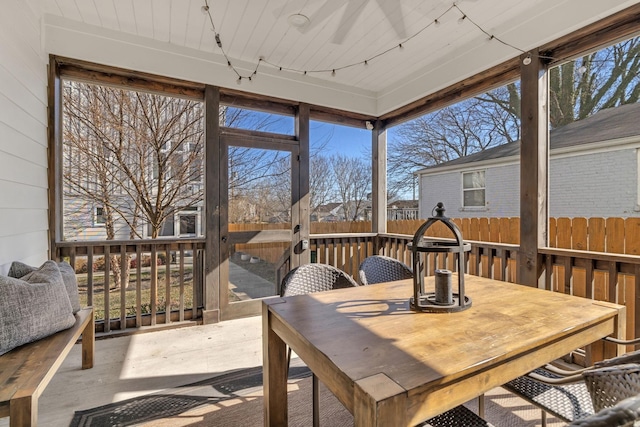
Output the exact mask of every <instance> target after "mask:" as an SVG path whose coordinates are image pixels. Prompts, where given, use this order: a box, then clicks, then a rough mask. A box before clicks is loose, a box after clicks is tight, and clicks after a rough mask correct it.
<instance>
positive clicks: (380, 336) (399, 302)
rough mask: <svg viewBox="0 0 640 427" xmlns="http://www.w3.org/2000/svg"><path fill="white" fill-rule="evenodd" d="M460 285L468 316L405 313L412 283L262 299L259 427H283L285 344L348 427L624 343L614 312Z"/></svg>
mask: <svg viewBox="0 0 640 427" xmlns="http://www.w3.org/2000/svg"><path fill="white" fill-rule="evenodd" d="M455 281H457V279H456V278H455V276H454V283H455ZM433 283H434V282H433V277H428V278H427V279H426V286H427V288H426V290H429V286H431V287H433ZM465 288H466V295H467V296H468V297H470V298H471V303H472V304H471V307H470V308H468V309H467V310H464V311H460V312H456V313H424V312H415V311H412V310H411V309H410V306H409V298H410V296H412V295H413V282H412V280H410V279H409V280H403V281H397V282H388V283H381V284H376V285H369V286H359V287H356V288H349V289H337V290H333V291H327V292H319V293H313V294H307V295H299V296H292V297H285V298H274V299H269V300H264V301H263V311H262V316H263V362H264V363H263V367H264V371H263V372H264V374H263V375H264V378H263V379H264V420H265V425H266V426H286V425H287V421H288V420H287V418H288V410H287V354H286V346H287V345H288V346H290V347H291V348H292V349H293V351H294V352H295V353H296V354H297V355H298V356H299V357H300V358H301V359H302V361H304V363H305V364H306V365H307V366H308V367H309V368H310V369H311V371H312V372H313V373H314V374H315V375H316V376H317V377H318V379H319V380H320V381H321V382H322V383H324V384H325V386H326V387H327V388H328V389H329V390H330V391H331V392H332V393H333V394H334V395H335V396H336V397H337V398H338V399H339V400H340V402H341V403H342V404H343V405H344V406H345V407H346V408H347V409H348V410H349V411H350V412H351V413H352V414H353V416H354V421H355V425H356V426H404V425H415V424H418V423H419V422H421V421H423V420H426V419H428V418H431V417H433V416H435V415H437V414H440V413H442V412H445V411H447V410H449V409H451V408H454V407H455V406H458V405H460V404H462V403H464V402H467V401H469V400H470V399H473V398H475V397H477V396H480V395H481V394H483V393H485V392H487V391H488V390H490V389H492V388H494V387H496V386H500V385H501V384H504V383H506V382H508V381H510V380H512V379H514V378H516V377H518V376H520V375H524V374H526V373H527V372H529V371H531V370H533V369H534V368H537V367H539V366H541V365H544V364H545V363H548V362H551V361H552V360H554V359H557V358H559V357H561V356H563V355H565V354H567V353H569V352H571V351H573V350H575V349H577V348H580V347H582V346H585V345H588V344H590V343H592V342H594V341H596V340H598V339H600V338H602V337H605V336H609V335H610V336H614V337H618V338H622V337H624V333H625V307H624V306H621V305H616V304H611V303H605V302H598V301H594V300H590V299H586V298H581V297H576V296H570V295H565V294H562V293H557V292H550V291H546V290H541V289H536V288H531V287H527V286H523V285H517V284H513V283H507V282H502V281H498V280H492V279H487V278H482V277H477V276H469V275H465ZM619 350H620V351H621V352H622V351H624V350H623V348H622V347H620V348H619ZM309 400H310V401H311V397H309Z"/></svg>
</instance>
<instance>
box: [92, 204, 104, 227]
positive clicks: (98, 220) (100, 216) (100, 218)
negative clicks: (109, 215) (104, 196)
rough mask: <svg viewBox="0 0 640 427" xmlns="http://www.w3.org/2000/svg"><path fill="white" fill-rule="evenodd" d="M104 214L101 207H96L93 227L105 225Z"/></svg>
mask: <svg viewBox="0 0 640 427" xmlns="http://www.w3.org/2000/svg"><path fill="white" fill-rule="evenodd" d="M104 213H105V212H104V208H103V207H102V206H98V207H96V212H95V215H94V216H93V224H94V225H102V224H106V223H107V219H106V218H105V216H104Z"/></svg>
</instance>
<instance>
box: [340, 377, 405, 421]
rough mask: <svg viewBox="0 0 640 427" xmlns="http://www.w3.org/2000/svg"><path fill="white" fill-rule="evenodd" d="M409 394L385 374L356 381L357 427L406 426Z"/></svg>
mask: <svg viewBox="0 0 640 427" xmlns="http://www.w3.org/2000/svg"><path fill="white" fill-rule="evenodd" d="M406 404H407V393H406V391H405V390H404V389H403V388H402V387H400V386H399V385H398V384H397V383H396V382H395V381H393V380H391V379H390V378H389V377H387V376H386V375H384V374H377V375H373V376H371V377H368V378H363V379H361V380H358V381H356V383H355V387H354V399H353V405H354V408H353V418H354V424H355V426H356V427H373V426H375V427H384V426H393V427H396V426H406V425H408V424H407V423H408V420H407V407H406Z"/></svg>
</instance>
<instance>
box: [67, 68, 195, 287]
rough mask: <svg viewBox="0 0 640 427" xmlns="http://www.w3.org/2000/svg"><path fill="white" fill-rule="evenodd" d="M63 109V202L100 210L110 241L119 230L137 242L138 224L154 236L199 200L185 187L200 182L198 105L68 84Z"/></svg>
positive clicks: (116, 268)
mask: <svg viewBox="0 0 640 427" xmlns="http://www.w3.org/2000/svg"><path fill="white" fill-rule="evenodd" d="M63 104H64V161H65V164H64V167H63V170H64V172H63V174H64V193H65V198H67V199H68V202H67V203H66V204H67V205H70V206H74V203H75V205H76V206H77V205H82V204H85V205H89V204H91V205H94V206H100V207H101V208H102V215H101V216H102V218H103V221H104V224H105V231H106V238H107V239H108V240H113V239H114V238H115V237H116V235H117V228H118V227H120V228H121V229H122V228H123V227H126V228H128V233H129V238H136V237H137V238H140V237H141V230H140V227H139V225H142V224H143V223H145V224H148V225H149V229H150V233H149V234H150V237H152V238H156V237H158V233H159V230H160V229H161V227H162V224H163V222H164V221H165V220H167V219H168V218H170V217H172V215H173V213H174V212H175V211H177V210H180V209H183V208H186V207H192V206H196V205H197V204H198V203H199V202H201V200H202V198H203V191H202V185H195V186H193V185H192V186H190V185H189V184H193V183H201V182H202V154H203V149H204V147H203V144H204V141H203V122H202V117H203V109H202V103H200V102H197V101H192V100H186V99H180V98H171V97H167V96H161V95H156V94H148V93H141V92H132V91H127V90H123V89H117V88H112V87H107V86H97V85H91V84H85V83H79V82H72V81H69V82H65V89H64V97H63ZM113 261H114V262H113V263H112V265H113V271H114V279H115V282H116V286H117V285H119V283H120V280H119V275H120V271H119V263H118V262H115V261H116V260H115V258H114V260H113ZM126 265H128V262H127V263H126ZM126 274H127V276H128V270H127V272H126Z"/></svg>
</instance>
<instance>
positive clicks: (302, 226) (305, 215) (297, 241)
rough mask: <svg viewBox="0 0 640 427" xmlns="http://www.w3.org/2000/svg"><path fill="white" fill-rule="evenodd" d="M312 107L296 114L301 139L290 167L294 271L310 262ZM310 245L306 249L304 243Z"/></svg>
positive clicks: (292, 260)
mask: <svg viewBox="0 0 640 427" xmlns="http://www.w3.org/2000/svg"><path fill="white" fill-rule="evenodd" d="M309 117H310V109H309V104H300V105H299V106H298V112H297V114H296V121H295V130H296V138H298V154H297V155H296V154H295V153H294V155H295V156H296V157H297V158H294V159H292V162H291V164H292V168H291V190H292V191H291V227H292V230H291V231H292V234H291V235H292V239H291V246H292V253H291V268H294V267H297V266H299V265H302V264H308V263H310V262H311V250H310V249H309V244H310V243H309V233H310V229H311V224H310V221H311V218H310V217H309V203H310V199H311V196H310V195H309V174H310V171H309V168H310V162H309V155H310V152H309ZM304 241H306V242H307V246H306V249H303V242H304Z"/></svg>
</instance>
